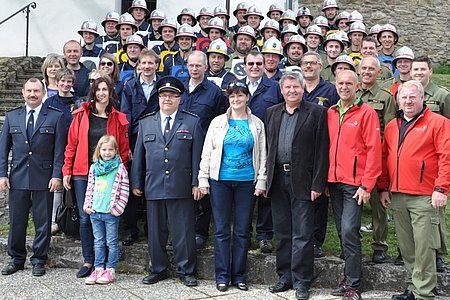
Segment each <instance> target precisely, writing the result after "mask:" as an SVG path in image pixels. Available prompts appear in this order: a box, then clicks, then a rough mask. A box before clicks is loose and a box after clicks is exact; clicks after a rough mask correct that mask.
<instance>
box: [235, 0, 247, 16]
mask: <svg viewBox="0 0 450 300" xmlns="http://www.w3.org/2000/svg"><path fill="white" fill-rule="evenodd" d="M247 9H248V4H247V3H246V2H241V3H239V4H238V5H236V9H235V10H234V11H233V15H234V16H235V17H236V14H237V12H238V11H239V10H245V11H247Z"/></svg>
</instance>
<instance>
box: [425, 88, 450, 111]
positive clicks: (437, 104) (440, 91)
mask: <svg viewBox="0 0 450 300" xmlns="http://www.w3.org/2000/svg"><path fill="white" fill-rule="evenodd" d="M425 103H426V104H427V106H428V107H429V108H430V110H431V111H432V112H435V113H438V114H441V115H443V116H445V117H446V118H447V119H450V92H449V91H448V90H447V89H446V88H443V87H440V86H437V85H436V84H434V83H433V82H431V81H430V82H429V83H428V85H427V87H426V88H425Z"/></svg>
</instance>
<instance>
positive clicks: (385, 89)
mask: <svg viewBox="0 0 450 300" xmlns="http://www.w3.org/2000/svg"><path fill="white" fill-rule="evenodd" d="M382 90H383V91H385V92H386V93H388V94H389V95H391V96H392V92H391V91H390V90H389V89H387V88H382Z"/></svg>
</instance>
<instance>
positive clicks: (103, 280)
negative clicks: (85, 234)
mask: <svg viewBox="0 0 450 300" xmlns="http://www.w3.org/2000/svg"><path fill="white" fill-rule="evenodd" d="M118 151H119V146H118V144H117V141H116V139H115V138H114V137H113V136H110V135H104V136H102V137H101V138H100V140H99V141H98V144H97V147H96V148H95V151H94V163H93V164H92V165H91V167H90V169H89V175H88V185H87V189H86V198H85V200H84V206H83V209H84V211H85V212H86V213H87V214H89V215H90V219H91V223H92V231H93V233H94V251H95V261H94V267H95V269H94V271H93V272H92V273H91V275H90V276H89V277H88V278H86V280H85V283H86V284H95V283H99V284H108V283H111V282H113V281H114V279H115V268H116V267H117V263H118V262H119V242H118V241H119V216H120V215H121V214H122V213H123V211H124V209H125V206H126V205H127V202H128V195H129V181H128V173H127V170H126V169H125V166H124V165H123V163H122V161H121V159H120V156H119V155H118ZM106 247H108V251H106V250H107V249H106ZM106 252H107V253H108V258H107V259H105V253H106ZM105 261H106V269H105Z"/></svg>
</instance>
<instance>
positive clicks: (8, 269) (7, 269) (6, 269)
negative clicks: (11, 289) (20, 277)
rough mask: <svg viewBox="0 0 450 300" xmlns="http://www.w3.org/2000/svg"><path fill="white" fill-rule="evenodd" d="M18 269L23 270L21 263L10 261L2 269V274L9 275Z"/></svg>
mask: <svg viewBox="0 0 450 300" xmlns="http://www.w3.org/2000/svg"><path fill="white" fill-rule="evenodd" d="M19 270H23V265H16V264H15V263H13V262H10V263H9V264H8V265H6V266H5V267H4V268H3V269H2V275H11V274H14V273H16V272H17V271H19Z"/></svg>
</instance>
